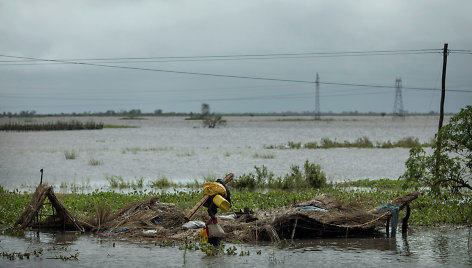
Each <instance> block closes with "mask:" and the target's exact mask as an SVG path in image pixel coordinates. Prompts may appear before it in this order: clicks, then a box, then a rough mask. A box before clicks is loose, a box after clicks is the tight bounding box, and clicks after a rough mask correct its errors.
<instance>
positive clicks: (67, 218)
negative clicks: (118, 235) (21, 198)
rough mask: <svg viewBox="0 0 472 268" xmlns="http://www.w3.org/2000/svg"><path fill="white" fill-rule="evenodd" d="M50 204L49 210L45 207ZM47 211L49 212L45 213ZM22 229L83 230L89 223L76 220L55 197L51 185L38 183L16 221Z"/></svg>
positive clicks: (87, 228) (89, 227) (87, 227)
mask: <svg viewBox="0 0 472 268" xmlns="http://www.w3.org/2000/svg"><path fill="white" fill-rule="evenodd" d="M46 206H51V210H48V209H46ZM46 211H49V213H51V214H47V213H48V212H46ZM16 224H19V225H21V227H22V228H23V229H25V228H27V227H31V228H35V229H40V228H43V229H56V230H72V231H80V232H85V231H86V230H89V229H91V227H92V226H91V225H89V224H87V223H85V222H82V221H79V220H77V219H76V218H75V217H74V216H72V214H71V213H70V212H69V211H68V210H67V208H66V207H65V206H64V205H63V204H62V203H61V202H60V201H59V200H58V199H57V197H56V195H55V194H54V190H53V187H52V186H47V185H43V184H40V185H39V186H38V187H37V188H36V191H35V192H34V194H33V198H32V199H31V201H30V203H29V204H28V205H27V206H26V208H25V211H24V212H23V213H22V214H21V216H20V217H19V218H18V220H17V221H16Z"/></svg>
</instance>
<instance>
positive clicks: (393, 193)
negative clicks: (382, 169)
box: [0, 164, 472, 235]
mask: <svg viewBox="0 0 472 268" xmlns="http://www.w3.org/2000/svg"><path fill="white" fill-rule="evenodd" d="M309 165H310V164H309ZM259 172H261V174H263V173H264V172H267V171H266V170H264V169H263V168H262V169H259ZM117 180H118V181H120V179H117ZM235 185H237V184H236V183H235V182H234V181H233V182H231V183H230V184H229V186H230V187H231V188H232V189H233V191H232V195H231V199H232V201H233V206H232V207H231V211H239V210H240V209H244V208H245V207H249V208H252V209H273V208H278V207H283V206H290V205H292V204H293V203H295V202H301V201H304V200H308V199H311V198H313V197H315V196H317V195H320V194H330V195H332V196H334V197H336V198H337V199H339V200H340V201H341V202H343V203H344V204H348V203H351V202H355V203H357V204H360V205H361V206H362V207H364V208H365V209H371V208H375V207H377V206H378V205H381V204H385V203H387V202H389V200H391V199H393V198H395V197H397V196H400V195H403V194H406V193H408V192H411V191H414V188H404V187H403V182H402V181H399V180H388V179H383V180H372V181H369V180H362V181H353V182H344V183H340V184H326V185H324V186H323V187H321V188H313V187H304V188H298V189H296V190H295V189H293V190H281V189H277V190H268V191H265V192H260V191H257V192H256V191H249V190H244V191H237V190H236V189H235ZM356 187H369V188H370V190H368V191H361V190H359V189H357V188H356ZM31 196H32V194H27V193H21V192H19V191H6V190H4V189H3V188H1V187H0V230H1V233H2V234H10V235H22V230H21V229H20V228H18V226H15V225H14V222H15V221H16V219H17V218H18V217H19V216H20V214H21V213H22V212H23V210H24V208H25V207H26V205H27V204H28V202H29V201H30V199H31ZM56 196H57V197H58V198H59V200H61V202H63V204H64V205H65V206H66V207H67V208H68V209H69V210H70V211H71V212H72V213H73V214H74V215H76V216H77V217H78V218H80V219H83V220H87V219H89V220H90V219H93V220H95V221H97V222H98V221H103V220H105V219H106V218H107V217H108V216H109V215H111V213H114V212H116V211H117V210H118V209H119V208H121V207H123V206H125V205H127V204H129V203H131V202H135V201H144V200H147V199H149V198H151V197H155V196H159V197H160V198H159V201H161V202H165V203H174V204H175V205H177V206H178V207H180V208H182V209H186V210H188V209H190V208H191V207H192V206H193V205H194V204H195V203H196V202H198V201H199V200H200V198H201V197H202V194H201V189H198V190H195V191H174V192H172V193H169V192H164V193H158V192H154V191H137V190H135V191H133V192H130V193H116V192H103V191H99V190H95V191H94V192H91V193H86V194H84V193H82V194H78V193H74V194H56ZM411 208H412V214H411V217H410V223H411V224H412V225H426V226H428V225H437V224H467V223H470V222H471V219H472V194H471V193H466V194H464V195H463V196H461V197H460V198H459V197H458V196H456V195H452V194H449V195H446V196H443V197H441V198H438V197H437V196H436V195H434V194H433V193H432V192H430V191H429V190H424V191H423V193H422V194H421V195H420V197H419V198H418V199H417V200H415V201H413V202H412V203H411ZM403 213H404V211H402V212H401V215H400V216H401V217H403V215H404V214H403Z"/></svg>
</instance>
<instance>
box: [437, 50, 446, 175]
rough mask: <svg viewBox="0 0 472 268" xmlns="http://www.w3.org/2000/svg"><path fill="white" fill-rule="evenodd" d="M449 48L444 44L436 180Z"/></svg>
mask: <svg viewBox="0 0 472 268" xmlns="http://www.w3.org/2000/svg"><path fill="white" fill-rule="evenodd" d="M447 48H448V44H447V43H446V44H444V50H443V69H442V83H441V105H440V107H439V126H438V135H437V141H436V143H437V144H436V169H435V171H434V177H435V178H436V180H438V179H439V156H440V154H441V147H442V146H441V142H442V141H441V136H440V135H439V131H440V130H441V128H442V125H443V119H444V100H445V98H446V66H447V53H448V52H447Z"/></svg>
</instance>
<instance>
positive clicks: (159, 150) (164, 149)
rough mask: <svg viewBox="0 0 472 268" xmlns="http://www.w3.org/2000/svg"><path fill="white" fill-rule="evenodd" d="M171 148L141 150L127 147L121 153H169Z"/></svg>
mask: <svg viewBox="0 0 472 268" xmlns="http://www.w3.org/2000/svg"><path fill="white" fill-rule="evenodd" d="M170 149H171V147H150V148H141V147H126V148H123V149H122V150H121V153H123V154H126V153H133V154H136V153H138V152H161V151H168V150H170Z"/></svg>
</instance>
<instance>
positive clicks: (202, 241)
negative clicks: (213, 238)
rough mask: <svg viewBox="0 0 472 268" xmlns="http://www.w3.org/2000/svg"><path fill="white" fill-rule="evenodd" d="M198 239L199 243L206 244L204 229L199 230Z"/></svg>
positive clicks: (206, 238) (206, 237) (206, 236)
mask: <svg viewBox="0 0 472 268" xmlns="http://www.w3.org/2000/svg"><path fill="white" fill-rule="evenodd" d="M198 237H199V238H200V243H206V242H208V235H207V231H206V229H205V228H203V229H200V231H198Z"/></svg>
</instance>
